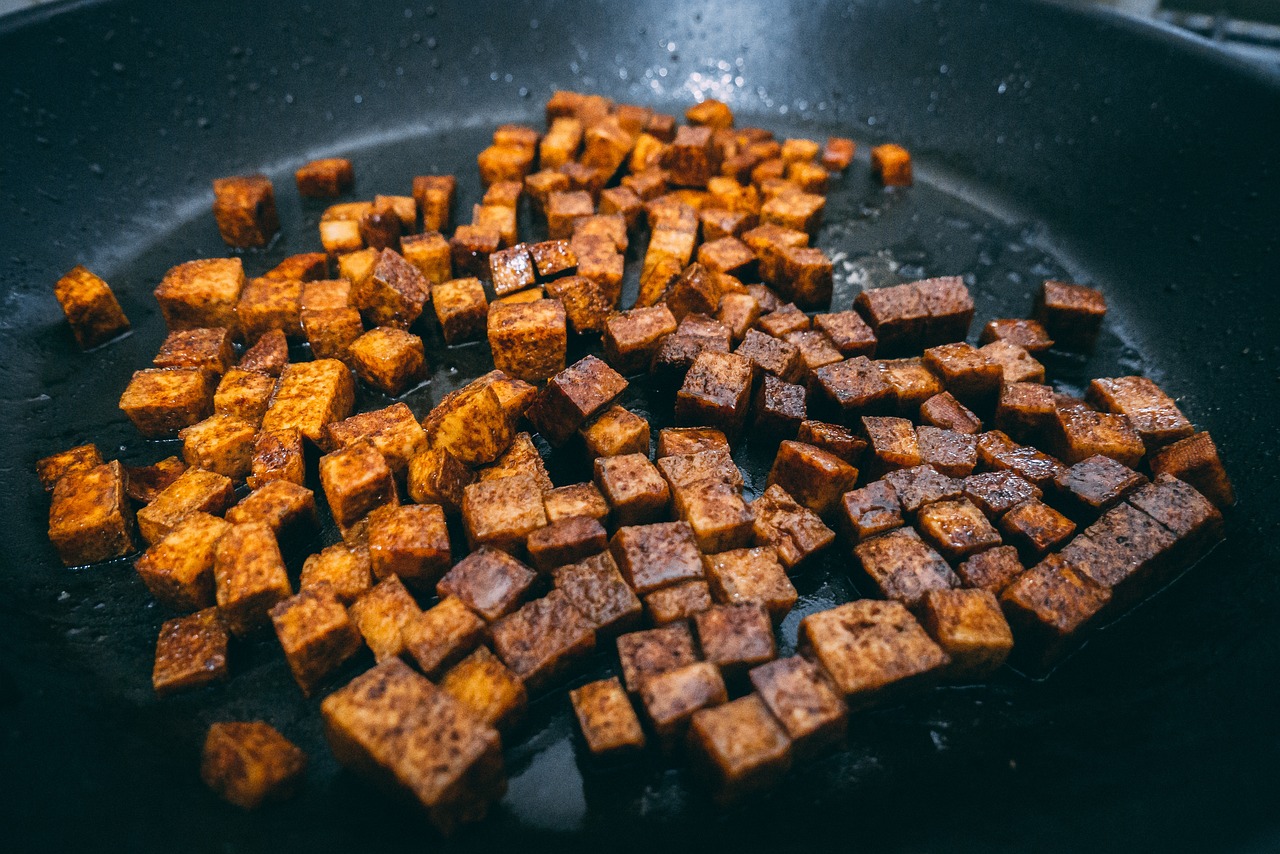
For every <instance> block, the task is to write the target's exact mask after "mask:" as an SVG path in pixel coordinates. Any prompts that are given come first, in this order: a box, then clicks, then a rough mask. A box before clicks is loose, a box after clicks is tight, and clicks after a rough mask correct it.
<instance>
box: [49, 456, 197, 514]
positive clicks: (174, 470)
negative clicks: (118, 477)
mask: <svg viewBox="0 0 1280 854" xmlns="http://www.w3.org/2000/svg"><path fill="white" fill-rule="evenodd" d="M99 465H100V463H99ZM88 468H93V466H88ZM186 470H187V464H186V463H184V462H183V461H182V460H180V459H178V458H177V457H166V458H165V459H163V460H161V461H160V462H158V463H152V464H151V465H149V466H125V467H124V478H125V482H124V491H125V493H126V494H127V495H128V496H129V497H130V498H132V499H133V500H134V501H137V502H138V503H140V504H150V503H151V502H152V501H155V499H156V496H158V495H159V494H160V493H161V492H162V491H163V490H164V489H165V487H167V486H168V485H169V484H171V483H173V482H174V481H175V480H177V479H178V477H179V476H180V475H181V474H182V473H183V472H184V471H186ZM49 488H50V489H52V488H53V484H50V486H49Z"/></svg>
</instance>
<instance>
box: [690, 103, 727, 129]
mask: <svg viewBox="0 0 1280 854" xmlns="http://www.w3.org/2000/svg"><path fill="white" fill-rule="evenodd" d="M684 117H685V120H686V121H688V122H689V124H691V125H698V126H705V127H709V128H731V127H733V110H731V109H729V105H728V104H726V103H724V102H723V101H717V100H716V99H715V98H708V99H706V100H705V101H700V102H699V103H697V104H694V105H693V106H692V107H690V108H689V109H687V110H685V113H684Z"/></svg>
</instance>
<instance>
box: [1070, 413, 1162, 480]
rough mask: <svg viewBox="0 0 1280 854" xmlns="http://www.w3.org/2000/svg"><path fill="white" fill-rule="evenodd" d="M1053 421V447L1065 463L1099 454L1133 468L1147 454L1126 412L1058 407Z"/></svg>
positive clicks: (1076, 461) (1075, 461)
mask: <svg viewBox="0 0 1280 854" xmlns="http://www.w3.org/2000/svg"><path fill="white" fill-rule="evenodd" d="M1056 421H1057V423H1056V425H1054V427H1055V428H1056V429H1054V446H1055V449H1056V451H1057V453H1058V456H1060V457H1061V458H1062V459H1063V461H1064V462H1066V463H1068V464H1071V463H1078V462H1080V461H1081V460H1085V459H1088V458H1089V457H1092V456H1094V455H1095V454H1102V455H1103V456H1105V457H1111V458H1112V459H1113V460H1116V461H1117V462H1119V463H1122V464H1123V465H1126V466H1128V467H1129V468H1135V467H1137V465H1138V464H1139V463H1140V462H1141V461H1142V457H1143V455H1145V454H1146V446H1144V445H1143V444H1142V438H1141V437H1140V436H1139V435H1138V431H1137V430H1135V429H1133V424H1132V422H1130V421H1129V417H1128V416H1127V415H1117V414H1113V413H1110V412H1094V411H1093V410H1091V409H1083V408H1072V409H1062V408H1059V409H1058V411H1057V419H1056ZM1055 474H1056V472H1055Z"/></svg>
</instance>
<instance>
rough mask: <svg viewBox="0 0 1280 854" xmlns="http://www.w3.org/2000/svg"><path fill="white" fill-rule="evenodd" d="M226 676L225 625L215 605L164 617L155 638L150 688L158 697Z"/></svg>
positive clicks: (216, 680) (208, 683)
mask: <svg viewBox="0 0 1280 854" xmlns="http://www.w3.org/2000/svg"><path fill="white" fill-rule="evenodd" d="M226 678H227V627H226V626H224V625H223V624H222V618H221V617H220V616H218V609H217V608H205V609H204V610H203V611H199V612H197V613H195V614H191V615H190V616H186V617H178V618H176V619H173V620H165V622H164V625H162V626H161V627H160V637H159V638H158V639H157V640H156V661H155V666H154V667H153V668H152V671H151V687H152V688H153V689H154V690H155V692H156V694H157V695H159V696H162V697H163V696H167V695H169V694H172V693H174V692H176V691H186V690H189V689H191V688H199V687H202V686H204V685H210V684H212V683H214V682H219V681H221V680H223V679H226Z"/></svg>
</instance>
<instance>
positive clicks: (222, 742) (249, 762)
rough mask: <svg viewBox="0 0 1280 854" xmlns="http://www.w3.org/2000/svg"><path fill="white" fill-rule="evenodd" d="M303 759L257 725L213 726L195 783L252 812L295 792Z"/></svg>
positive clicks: (290, 745)
mask: <svg viewBox="0 0 1280 854" xmlns="http://www.w3.org/2000/svg"><path fill="white" fill-rule="evenodd" d="M306 768H307V755H306V754H305V753H303V752H302V750H301V749H300V748H298V747H297V746H296V745H294V744H293V742H291V741H289V740H288V739H287V738H285V737H284V736H283V735H281V734H280V733H279V732H278V731H276V729H275V728H274V727H272V726H271V725H269V724H266V723H263V722H262V721H252V722H243V723H242V722H238V721H236V722H227V723H215V724H214V725H213V726H211V727H209V733H208V735H206V736H205V740H204V750H203V752H202V754H201V759H200V779H201V780H203V781H204V784H205V785H206V786H208V787H209V788H210V789H212V790H213V791H214V792H215V793H216V794H217V795H218V797H220V798H222V799H223V800H225V801H227V802H229V803H232V804H234V805H236V806H238V807H240V808H241V809H245V810H252V809H256V808H258V807H259V806H261V805H262V804H263V803H265V802H266V801H278V800H285V799H287V798H289V797H291V796H292V795H293V793H294V792H295V791H297V789H298V786H299V785H301V783H302V774H303V772H304V771H306Z"/></svg>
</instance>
